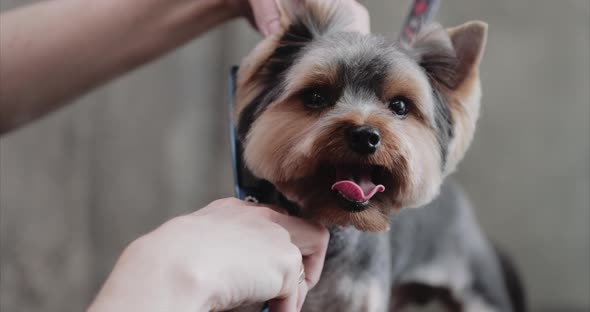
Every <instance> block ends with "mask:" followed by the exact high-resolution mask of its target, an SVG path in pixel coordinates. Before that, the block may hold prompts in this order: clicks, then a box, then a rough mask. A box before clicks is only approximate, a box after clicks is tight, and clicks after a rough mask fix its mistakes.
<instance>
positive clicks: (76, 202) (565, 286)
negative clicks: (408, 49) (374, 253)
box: [0, 0, 590, 311]
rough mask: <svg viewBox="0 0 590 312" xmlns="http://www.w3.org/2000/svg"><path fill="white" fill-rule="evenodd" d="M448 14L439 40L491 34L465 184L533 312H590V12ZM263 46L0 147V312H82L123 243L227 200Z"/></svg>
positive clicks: (150, 83) (172, 69)
mask: <svg viewBox="0 0 590 312" xmlns="http://www.w3.org/2000/svg"><path fill="white" fill-rule="evenodd" d="M28 2H30V1H18V0H2V1H1V2H0V3H1V4H0V8H1V9H2V10H7V9H10V8H12V7H15V6H18V5H24V4H26V3H28ZM366 2H367V6H368V8H369V10H370V11H371V14H372V20H373V30H374V31H375V32H378V33H382V34H386V35H389V36H392V37H393V36H395V33H396V32H397V30H398V27H399V25H400V24H401V23H402V20H403V16H404V15H405V13H406V12H407V7H408V5H409V1H407V0H404V1H373V0H371V1H366ZM442 2H443V4H442V8H441V12H440V14H439V20H440V21H441V22H442V23H443V24H444V25H448V26H451V25H456V24H459V23H462V22H464V21H467V20H471V19H481V20H484V21H487V22H488V23H489V24H490V36H489V42H488V49H487V52H486V55H485V57H484V61H483V65H482V79H483V91H484V101H483V112H482V118H481V120H480V123H479V129H478V132H477V134H476V137H475V142H474V144H473V146H472V148H471V150H470V151H469V153H468V154H467V157H466V159H465V161H464V162H463V163H462V164H461V165H460V168H459V172H458V173H457V174H456V176H457V178H458V179H459V180H460V181H461V182H462V184H463V185H464V186H465V188H466V189H467V191H468V193H469V194H470V196H471V198H472V201H473V202H474V203H475V205H476V206H477V214H478V217H479V220H480V222H481V224H482V226H483V228H484V229H485V230H486V231H487V232H488V233H489V235H490V236H491V237H492V238H493V239H494V240H495V241H497V242H498V243H499V244H500V245H501V246H503V247H504V248H505V249H506V250H508V251H509V252H510V253H511V254H512V255H513V256H514V257H515V259H516V261H517V262H518V264H519V266H520V267H521V269H522V271H523V274H524V277H525V280H526V284H527V286H528V289H529V292H530V296H531V299H530V300H531V302H532V306H533V307H534V310H536V311H540V310H543V311H567V310H568V309H570V310H572V311H574V310H578V311H588V309H590V298H589V294H590V273H589V271H590V270H589V263H590V246H589V245H590V243H589V239H590V233H589V227H590V225H589V222H590V199H589V192H590V178H589V176H590V172H589V170H590V169H589V163H590V143H589V141H590V140H589V136H590V129H589V126H590V121H589V118H590V103H589V102H590V95H589V85H590V77H589V75H590V64H589V62H590V56H589V49H590V42H589V40H590V39H589V30H588V29H589V28H590V25H589V20H590V4H589V2H588V1H587V0H567V1H555V0H527V1H524V0H522V1H510V0H496V1H484V0H477V1H442ZM257 40H258V37H257V35H256V34H255V33H254V32H253V31H251V30H250V29H249V28H248V26H247V25H246V23H245V22H243V21H236V22H233V23H230V24H227V25H225V26H224V27H221V28H218V29H216V30H215V31H213V32H210V33H209V34H207V35H206V36H204V37H202V38H199V39H198V40H195V41H194V42H192V43H191V44H189V45H187V46H186V47H184V48H182V49H180V50H178V51H176V52H174V53H172V54H171V55H168V56H167V57H165V58H163V59H161V60H159V61H157V62H155V63H153V64H151V65H149V66H146V67H144V68H142V69H140V70H137V71H135V72H133V73H131V74H128V75H126V76H125V77H123V78H121V79H119V80H117V81H114V82H112V83H110V84H109V85H107V86H105V87H103V88H101V89H100V90H97V91H95V92H92V93H91V94H89V95H88V96H86V97H84V98H82V99H80V100H78V101H76V103H75V104H74V105H71V106H69V107H68V108H66V109H63V110H61V111H60V112H58V113H56V114H53V115H51V116H49V117H47V118H45V119H43V120H41V121H40V122H38V123H36V124H34V125H31V126H29V127H27V128H25V129H22V130H20V131H18V132H15V133H13V134H11V135H9V136H7V137H4V138H2V139H1V140H0V207H1V208H0V233H1V239H0V243H1V252H0V257H1V265H0V273H1V281H0V295H1V300H0V310H2V311H76V310H82V309H83V308H84V306H85V305H86V304H87V303H88V302H89V301H90V300H91V298H92V296H93V294H94V293H95V291H96V289H97V287H98V286H99V285H100V283H101V282H102V281H103V280H104V278H105V276H106V274H108V272H109V270H110V268H111V266H112V265H113V262H114V261H115V259H116V257H117V255H118V254H119V253H120V252H121V250H122V248H123V247H124V246H125V245H126V244H127V243H128V242H129V241H131V240H132V239H134V238H135V237H137V236H138V235H141V234H142V233H144V232H146V231H148V230H150V229H152V228H153V227H154V226H156V225H157V224H159V223H161V222H163V221H165V220H166V219H167V218H170V217H171V216H174V215H178V214H181V213H184V212H188V211H191V210H194V209H196V208H198V207H201V206H203V205H204V204H206V203H207V202H208V201H210V200H212V199H215V198H218V197H222V196H230V195H232V187H231V171H230V168H229V149H228V140H227V131H226V117H227V111H226V100H227V97H226V72H227V69H228V67H229V65H230V64H233V63H237V62H239V60H240V57H241V56H243V55H245V54H246V53H247V52H248V51H249V50H250V49H251V48H252V47H253V45H254V44H255V42H256V41H257Z"/></svg>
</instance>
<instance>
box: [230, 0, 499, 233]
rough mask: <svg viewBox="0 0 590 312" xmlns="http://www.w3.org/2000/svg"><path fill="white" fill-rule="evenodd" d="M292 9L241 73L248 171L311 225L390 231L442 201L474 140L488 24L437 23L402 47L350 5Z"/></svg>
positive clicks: (311, 2)
mask: <svg viewBox="0 0 590 312" xmlns="http://www.w3.org/2000/svg"><path fill="white" fill-rule="evenodd" d="M291 2H292V1H282V2H281V5H282V16H283V19H282V21H281V22H282V26H283V29H284V30H283V31H282V32H281V33H280V34H277V35H275V36H271V37H268V38H266V39H265V40H264V41H262V42H261V43H260V44H259V46H258V47H257V48H256V49H255V50H254V51H253V52H252V53H251V54H250V55H249V56H248V57H247V58H246V59H245V60H244V61H243V63H242V64H241V66H240V70H239V72H238V82H237V90H236V112H235V113H236V120H238V127H237V128H238V136H239V138H240V140H241V141H242V144H243V148H244V159H245V163H246V165H247V166H248V168H249V169H250V170H251V171H252V172H253V173H254V175H256V176H257V177H259V178H262V179H265V180H268V181H270V182H271V183H272V184H274V185H275V186H276V187H277V188H278V190H280V191H281V192H282V193H283V194H284V195H285V196H286V197H287V198H288V199H289V200H291V201H293V202H295V203H297V204H298V205H299V206H300V207H301V208H302V214H303V215H304V216H307V217H310V218H313V219H315V220H318V221H320V222H323V223H324V224H336V225H354V226H355V227H357V228H359V229H361V230H370V231H380V230H385V229H386V228H387V227H388V225H389V214H390V212H392V211H394V210H397V209H400V208H402V207H415V206H420V205H423V204H426V203H428V202H429V201H431V200H432V199H433V198H434V197H435V196H436V195H437V193H438V190H439V187H440V184H441V183H442V180H443V179H444V177H445V176H446V175H448V174H449V173H450V172H451V171H453V170H454V168H455V166H456V165H457V163H458V162H459V160H460V159H461V158H462V157H463V155H464V153H465V151H466V149H467V147H468V145H469V143H470V142H471V139H472V137H473V133H474V130H475V122H476V120H477V117H478V113H479V106H480V97H481V93H480V81H479V73H478V66H479V63H480V59H481V55H482V51H483V48H484V45H485V41H486V31H487V26H486V24H484V23H482V22H469V23H466V24H463V25H461V26H458V27H455V28H450V29H443V28H441V27H437V26H432V27H430V28H427V29H426V30H425V31H423V32H421V33H420V34H419V35H418V37H417V38H416V40H415V41H414V43H413V44H411V45H410V46H402V45H401V44H399V43H397V42H396V41H394V40H388V39H386V38H383V37H379V36H375V35H370V34H368V31H367V29H368V28H365V27H364V26H363V25H362V24H363V23H362V21H358V20H355V18H354V17H353V16H354V15H353V14H351V11H349V10H352V7H351V5H350V1H338V0H331V1H320V0H307V1H306V2H305V3H304V4H301V3H299V4H298V5H294V6H291V7H289V8H286V7H285V6H286V5H287V3H291Z"/></svg>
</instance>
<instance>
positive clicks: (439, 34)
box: [412, 21, 487, 174]
mask: <svg viewBox="0 0 590 312" xmlns="http://www.w3.org/2000/svg"><path fill="white" fill-rule="evenodd" d="M486 37H487V24H486V23H484V22H480V21H473V22H467V23H465V24H462V25H459V26H457V27H452V28H448V29H446V30H445V29H443V28H441V27H437V26H434V27H430V28H428V29H426V30H425V31H424V32H422V33H421V34H420V35H419V36H418V37H417V39H416V41H415V43H414V44H413V47H412V49H413V51H414V53H415V54H416V57H417V60H418V63H419V64H420V66H422V68H423V69H424V71H425V72H426V74H427V75H428V77H429V78H430V80H431V82H432V85H433V87H434V88H435V90H436V91H438V92H440V93H441V94H442V95H443V98H444V100H445V101H446V102H447V103H446V105H447V106H448V108H449V110H450V113H451V117H452V120H449V122H450V123H452V125H453V127H452V129H453V134H452V138H451V140H450V142H449V147H448V152H447V155H446V159H447V163H446V167H445V174H448V173H450V172H452V171H453V170H454V168H455V166H456V165H457V163H458V162H459V161H460V160H461V159H462V158H463V155H464V154H465V151H466V150H467V147H468V146H469V144H470V143H471V140H472V139H473V134H474V132H475V123H476V121H477V118H478V116H479V107H480V100H481V87H480V78H479V65H480V62H481V58H482V55H483V50H484V48H485V44H486Z"/></svg>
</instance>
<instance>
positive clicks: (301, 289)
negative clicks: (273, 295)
mask: <svg viewBox="0 0 590 312" xmlns="http://www.w3.org/2000/svg"><path fill="white" fill-rule="evenodd" d="M308 291H309V288H308V286H307V283H303V282H302V283H299V285H298V286H297V289H296V290H295V292H293V293H291V294H289V295H288V296H287V297H285V298H280V299H273V300H271V301H270V302H269V307H268V310H269V312H299V311H301V308H302V307H303V302H304V301H305V297H306V296H307V292H308Z"/></svg>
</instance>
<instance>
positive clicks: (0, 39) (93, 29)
mask: <svg viewBox="0 0 590 312" xmlns="http://www.w3.org/2000/svg"><path fill="white" fill-rule="evenodd" d="M236 14H237V13H236V12H235V11H234V10H231V9H229V8H228V7H226V6H225V5H224V1H223V0H192V1H184V0H101V1H81V0H53V1H44V2H42V3H38V4H35V5H32V6H29V7H25V8H22V9H16V10H13V11H9V12H6V13H4V14H2V18H1V19H0V133H4V132H7V131H9V130H11V129H13V128H16V127H18V126H20V125H22V124H24V123H26V122H28V121H31V120H33V119H35V118H37V117H40V116H42V115H43V114H45V113H47V112H50V111H52V110H54V109H56V108H58V107H60V106H61V105H63V104H64V103H66V102H67V101H70V100H72V99H74V98H75V97H77V96H79V95H81V94H82V93H84V92H86V91H88V90H90V89H92V88H93V87H96V86H98V85H100V84H102V83H104V82H106V81H108V80H109V79H112V78H114V77H116V76H118V75H120V74H123V73H125V72H127V71H129V70H131V69H133V68H135V67H137V66H139V65H141V64H144V63H146V62H148V61H150V60H152V59H154V58H155V57H157V56H160V55H162V54H164V53H166V52H168V51H170V50H172V49H173V48H175V47H177V46H179V45H181V44H183V43H185V42H186V41H188V40H190V39H191V38H193V37H195V36H198V35H199V34H201V33H203V32H204V31H206V30H208V29H209V28H211V27H213V26H215V25H217V24H219V23H221V22H223V21H224V20H227V19H229V18H231V17H232V16H234V15H236Z"/></svg>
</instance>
